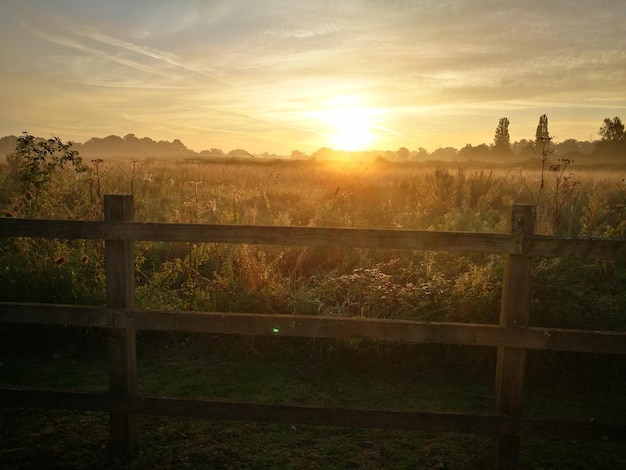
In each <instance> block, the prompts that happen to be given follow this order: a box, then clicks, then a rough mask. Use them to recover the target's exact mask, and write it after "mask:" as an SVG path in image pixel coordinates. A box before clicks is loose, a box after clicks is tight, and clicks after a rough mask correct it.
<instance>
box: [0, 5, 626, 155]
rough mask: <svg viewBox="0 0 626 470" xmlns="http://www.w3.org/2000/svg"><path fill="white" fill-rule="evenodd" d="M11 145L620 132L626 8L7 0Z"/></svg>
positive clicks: (411, 141)
mask: <svg viewBox="0 0 626 470" xmlns="http://www.w3.org/2000/svg"><path fill="white" fill-rule="evenodd" d="M0 41H1V46H0V47H1V55H0V102H1V105H2V113H1V114H0V136H4V135H9V134H15V135H17V134H19V133H20V132H21V131H23V130H26V131H28V132H30V133H31V134H34V135H38V136H42V137H49V136H51V135H57V136H59V137H61V138H62V139H63V140H74V141H79V142H84V141H85V140H87V139H89V138H90V137H105V136H107V135H110V134H116V135H120V136H124V135H126V134H128V133H134V134H135V135H136V136H138V137H146V136H147V137H151V138H153V139H155V140H162V139H163V140H173V139H181V140H182V141H183V143H185V144H186V145H187V146H188V147H189V148H191V149H193V150H196V151H200V150H203V149H209V148H212V147H217V148H221V149H223V150H224V151H229V150H232V149H235V148H243V149H246V150H248V151H250V152H255V153H260V152H265V151H267V152H270V153H279V154H289V153H291V151H292V150H295V149H298V150H301V151H303V152H306V153H311V152H313V151H314V150H316V149H318V148H320V147H324V146H327V147H333V148H346V149H355V148H359V147H367V148H376V149H383V150H387V149H389V150H396V149H398V148H399V147H408V148H409V149H411V150H415V149H417V148H419V147H425V148H426V149H428V150H429V151H433V150H435V149H436V148H438V147H445V146H453V147H457V148H461V147H463V146H464V145H465V144H468V143H471V144H472V145H478V144H481V143H491V142H493V136H494V131H495V128H496V127H497V125H498V120H499V118H501V117H508V118H509V120H510V122H511V124H510V128H509V130H510V134H511V139H512V140H519V139H521V138H532V137H533V136H534V132H535V127H536V126H537V122H538V120H539V116H540V115H541V114H544V113H545V114H547V115H548V118H549V124H550V132H551V134H553V135H554V136H555V137H556V141H557V142H558V141H562V140H565V139H567V138H575V139H578V140H595V139H597V138H598V136H597V131H598V129H599V127H600V126H601V124H602V120H603V119H604V118H606V117H611V118H612V117H614V116H620V117H621V118H622V120H626V2H624V1H623V0H593V1H591V0H584V1H583V0H567V1H550V0H541V1H535V0H528V1H519V0H518V1H514V2H513V1H497V0H456V1H454V0H450V1H444V0H414V1H410V0H406V1H401V0H362V1H338V0H335V1H331V0H316V1H295V0H224V1H218V0H205V1H200V0H197V1H192V0H179V1H173V0H168V1H157V0H154V1H148V0H140V1H138V0H132V1H131V0H125V1H118V0H99V1H91V0H57V1H50V0H3V1H2V2H0Z"/></svg>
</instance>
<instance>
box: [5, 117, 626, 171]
mask: <svg viewBox="0 0 626 470" xmlns="http://www.w3.org/2000/svg"><path fill="white" fill-rule="evenodd" d="M510 124H511V123H510V121H509V119H508V118H506V117H503V118H500V119H499V121H498V125H497V127H496V130H495V133H494V139H493V143H491V144H486V143H482V144H480V145H476V146H473V145H472V144H467V145H465V146H464V147H463V148H461V149H457V148H454V147H441V148H438V149H436V150H434V151H433V152H428V151H427V150H426V149H425V148H423V147H419V148H418V149H417V150H409V149H408V148H407V147H400V148H399V149H398V150H395V151H394V150H387V151H380V150H371V151H360V152H350V151H343V150H335V149H332V148H329V147H322V148H320V149H318V150H316V151H314V152H313V153H311V154H306V153H305V152H302V151H300V150H293V151H292V152H291V154H290V155H276V154H270V153H267V152H264V153H261V154H258V155H252V154H250V153H249V152H248V151H246V150H244V149H234V150H230V151H229V152H224V151H223V150H221V149H219V148H210V149H209V150H202V151H200V152H196V151H194V150H191V149H189V148H188V147H187V146H186V145H185V144H183V142H181V141H180V140H179V139H174V140H173V141H171V142H170V141H166V140H160V141H155V140H153V139H151V138H149V137H142V138H139V137H137V136H135V134H127V135H125V136H124V137H120V136H117V135H110V136H107V137H103V138H99V137H93V138H91V139H89V140H88V141H86V142H85V143H78V142H72V143H71V144H72V148H73V150H75V151H77V152H80V154H81V155H84V156H86V157H88V158H111V157H132V158H159V157H169V158H172V157H178V158H180V157H182V158H211V159H213V158H217V159H221V158H231V159H235V158H236V159H240V158H250V157H254V156H256V157H260V158H270V159H279V158H290V159H293V160H306V159H309V158H313V159H316V160H339V159H355V158H358V159H362V160H376V159H379V160H387V161H426V160H437V161H455V160H458V161H467V160H489V161H494V162H499V163H506V162H509V161H511V160H512V159H517V160H526V159H528V158H532V157H533V156H537V157H541V154H542V152H546V151H549V152H550V153H551V154H552V153H555V154H557V155H559V156H560V157H563V158H576V157H580V156H589V157H593V158H594V159H595V160H602V161H605V160H608V161H612V162H617V163H626V135H625V133H624V124H623V123H622V121H621V119H620V117H619V116H616V117H614V118H613V119H610V118H606V119H604V121H603V123H602V125H601V127H600V128H599V130H598V136H599V137H600V138H599V139H598V140H596V141H592V142H590V141H579V140H576V139H565V140H563V141H561V142H555V139H554V137H553V136H552V135H551V134H550V132H549V129H548V116H547V115H545V114H543V115H542V116H540V118H539V123H538V124H537V128H536V131H535V137H534V139H521V140H519V141H516V142H511V139H510V134H509V126H510ZM17 139H18V138H17V137H16V136H14V135H11V136H5V137H2V138H0V154H1V155H8V154H10V153H12V152H13V151H14V150H15V148H16V145H17Z"/></svg>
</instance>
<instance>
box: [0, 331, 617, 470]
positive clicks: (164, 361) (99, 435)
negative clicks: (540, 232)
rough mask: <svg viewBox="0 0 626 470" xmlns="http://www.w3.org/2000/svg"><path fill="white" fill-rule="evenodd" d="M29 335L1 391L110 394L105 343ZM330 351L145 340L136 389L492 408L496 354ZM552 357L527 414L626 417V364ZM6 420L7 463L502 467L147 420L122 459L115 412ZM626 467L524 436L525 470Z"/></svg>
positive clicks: (15, 340)
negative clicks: (112, 447) (571, 362)
mask: <svg viewBox="0 0 626 470" xmlns="http://www.w3.org/2000/svg"><path fill="white" fill-rule="evenodd" d="M24 329H26V327H13V326H11V327H6V328H5V329H4V330H3V334H2V337H3V338H4V341H3V342H2V346H0V354H1V356H0V361H2V366H0V377H1V381H0V382H1V383H2V384H3V385H29V386H44V387H53V388H57V387H58V388H62V387H68V388H80V389H87V390H105V389H106V387H107V384H106V377H107V374H106V364H105V360H104V356H105V341H104V338H103V335H102V334H100V333H99V332H97V331H91V332H89V333H87V334H85V332H84V331H83V330H78V329H76V330H68V329H62V328H46V329H45V331H44V332H43V333H42V331H41V329H40V330H39V331H38V332H36V333H33V334H32V337H31V338H30V340H36V339H37V337H38V336H39V339H41V336H44V338H43V339H44V340H45V341H43V342H41V341H40V342H39V344H41V347H40V348H33V347H28V348H24V347H21V348H20V345H23V344H24V341H23V340H21V339H20V337H21V336H20V335H18V334H15V333H16V332H17V333H20V332H21V333H24V331H23V330H24ZM27 331H28V330H27ZM9 333H11V334H10V335H9ZM22 336H23V335H22ZM327 343H329V344H320V343H319V342H318V343H314V342H305V341H304V340H291V339H275V338H274V339H270V340H253V339H252V338H244V337H221V336H208V335H196V336H186V335H173V334H163V333H156V334H155V333H149V334H146V333H143V334H139V336H138V388H139V391H140V392H141V393H148V394H160V395H167V396H188V397H210V398H222V399H234V400H250V401H260V402H268V403H279V402H282V403H306V404H322V405H336V406H355V407H356V406H363V407H381V408H382V407H389V408H401V409H402V408H403V409H432V410H449V411H475V412H480V411H487V410H493V391H492V382H493V360H492V359H493V358H492V354H491V352H490V350H487V349H484V350H478V351H476V350H471V349H463V348H446V347H435V346H411V347H391V346H390V345H374V344H369V343H362V344H358V345H355V344H349V343H337V342H327ZM330 343H332V344H330ZM468 351H469V354H468ZM475 360H479V365H478V366H476V367H473V368H470V367H469V364H470V363H474V362H475ZM546 362H547V360H546V358H543V357H531V358H530V361H529V369H530V370H531V371H533V375H532V377H531V378H530V379H529V381H528V388H527V390H528V393H527V397H526V405H525V410H526V413H527V414H529V415H538V416H544V415H550V416H559V417H570V418H582V419H591V418H594V419H597V420H605V421H613V420H614V421H620V420H621V422H623V421H624V417H625V416H626V399H625V397H626V382H625V381H624V374H623V373H621V371H620V370H615V368H614V365H615V364H613V365H610V364H609V366H607V367H605V368H598V367H592V365H590V367H588V368H585V369H584V370H581V369H578V370H577V371H576V370H574V371H572V370H563V369H561V370H560V371H556V372H557V373H556V375H554V374H553V375H552V378H550V377H551V376H550V373H549V364H547V363H546ZM548 362H549V361H548ZM0 416H1V418H0V419H1V421H2V427H1V430H0V467H1V468H34V467H37V468H128V469H143V468H227V469H239V468H246V469H256V468H259V469H260V468H294V469H296V468H297V469H300V468H305V469H308V468H310V469H314V468H329V469H344V468H365V469H375V468H388V469H396V468H398V469H402V468H406V469H409V468H411V469H436V468H445V469H479V468H490V467H491V465H492V462H493V456H494V440H493V439H492V438H491V437H489V436H476V435H472V434H451V433H440V434H437V433H432V434H431V433H424V432H405V431H389V430H377V429H350V428H331V427H321V426H299V425H297V426H291V425H279V424H264V423H240V422H211V421H209V420H201V419H187V418H184V419H183V418H167V417H159V416H139V417H138V426H139V448H140V452H139V455H138V457H137V458H136V459H135V460H133V461H121V460H118V459H116V458H115V457H113V456H112V455H110V453H109V452H108V434H107V433H108V415H106V414H104V413H79V412H71V411H63V410H34V409H2V410H0ZM625 465H626V446H624V445H618V444H608V443H606V444H604V443H590V442H572V441H568V440H554V441H552V440H543V439H534V438H533V439H524V440H523V447H522V453H521V467H520V468H523V469H548V468H551V469H575V468H580V469H583V468H585V469H587V468H594V469H604V468H606V469H609V468H610V469H615V468H624V466H625Z"/></svg>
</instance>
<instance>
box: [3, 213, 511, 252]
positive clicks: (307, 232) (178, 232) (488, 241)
mask: <svg viewBox="0 0 626 470" xmlns="http://www.w3.org/2000/svg"><path fill="white" fill-rule="evenodd" d="M9 236H30V237H49V238H65V239H75V238H80V239H82V238H84V239H96V240H100V239H102V240H135V241H138V240H151V241H166V242H167V241H169V242H194V243H200V242H205V243H249V244H273V245H293V246H336V247H355V248H381V249H394V250H447V251H464V252H485V253H521V250H522V238H521V237H518V236H512V235H509V234H497V233H472V232H428V231H416V230H384V229H358V228H332V227H330V228H324V227H274V226H257V225H208V224H162V223H159V224H155V223H142V222H112V221H104V222H87V221H73V220H68V221H58V220H33V219H0V237H9Z"/></svg>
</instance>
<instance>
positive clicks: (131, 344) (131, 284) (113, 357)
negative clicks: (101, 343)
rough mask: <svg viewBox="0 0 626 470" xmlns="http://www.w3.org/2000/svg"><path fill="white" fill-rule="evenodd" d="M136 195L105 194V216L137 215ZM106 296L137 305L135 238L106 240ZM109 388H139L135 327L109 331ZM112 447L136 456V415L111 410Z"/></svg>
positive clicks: (112, 303) (114, 304)
mask: <svg viewBox="0 0 626 470" xmlns="http://www.w3.org/2000/svg"><path fill="white" fill-rule="evenodd" d="M133 212H134V210H133V196H132V195H105V196H104V220H105V221H128V220H132V219H133ZM104 256H105V263H104V269H105V273H106V296H107V307H109V308H119V309H126V308H133V307H134V306H135V255H134V245H133V241H132V240H106V241H105V243H104ZM107 356H108V367H109V392H110V393H111V394H112V395H118V396H124V395H127V394H129V393H135V392H136V390H137V363H136V361H137V355H136V346H135V330H134V329H120V328H111V329H109V331H108V354H107ZM109 427H110V428H109V432H110V442H111V450H112V451H113V452H114V453H115V454H118V455H126V456H133V455H135V453H136V451H137V424H136V416H135V415H133V414H129V413H111V414H110V421H109Z"/></svg>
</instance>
